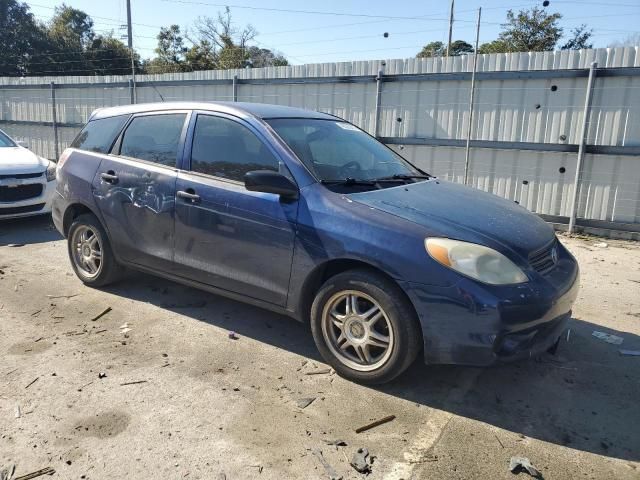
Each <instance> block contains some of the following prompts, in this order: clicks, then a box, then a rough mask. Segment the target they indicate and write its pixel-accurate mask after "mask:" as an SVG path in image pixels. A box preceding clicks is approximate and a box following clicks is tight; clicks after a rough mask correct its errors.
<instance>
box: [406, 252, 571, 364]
mask: <svg viewBox="0 0 640 480" xmlns="http://www.w3.org/2000/svg"><path fill="white" fill-rule="evenodd" d="M563 251H564V252H563V255H562V258H561V259H560V260H559V261H558V263H557V265H556V266H555V268H554V269H553V270H552V271H550V272H548V273H546V274H545V275H544V276H539V278H536V279H535V280H532V281H531V282H528V283H525V284H521V285H510V286H502V287H499V286H490V285H483V284H480V283H478V282H475V281H473V280H470V279H466V278H464V279H461V280H460V281H459V282H458V283H457V284H456V285H452V286H450V287H434V286H430V285H423V284H418V283H410V282H401V286H402V287H403V288H404V290H405V292H406V293H407V295H409V298H410V299H411V301H412V302H413V304H414V306H415V308H416V311H417V312H418V316H419V319H420V322H421V325H422V333H423V338H424V357H425V362H426V363H429V364H442V363H444V364H460V365H474V366H486V365H491V364H495V363H500V362H506V361H513V360H518V359H523V358H530V357H534V356H537V355H539V354H541V353H543V352H545V351H546V350H549V349H550V348H552V347H553V346H554V345H555V344H556V342H557V341H558V339H559V337H560V336H561V335H562V334H563V332H564V331H565V330H566V329H567V325H568V322H569V319H570V318H571V308H572V305H573V303H574V301H575V299H576V297H577V295H578V289H579V283H580V274H579V269H578V265H577V263H576V262H575V259H573V257H572V256H571V255H570V254H569V253H568V252H567V251H566V250H564V249H563Z"/></svg>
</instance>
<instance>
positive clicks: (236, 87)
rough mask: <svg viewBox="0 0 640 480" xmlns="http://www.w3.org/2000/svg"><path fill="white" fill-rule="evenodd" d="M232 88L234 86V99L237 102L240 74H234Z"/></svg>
mask: <svg viewBox="0 0 640 480" xmlns="http://www.w3.org/2000/svg"><path fill="white" fill-rule="evenodd" d="M232 88H233V101H234V102H237V101H238V75H234V76H233V84H232Z"/></svg>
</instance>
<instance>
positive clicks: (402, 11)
mask: <svg viewBox="0 0 640 480" xmlns="http://www.w3.org/2000/svg"><path fill="white" fill-rule="evenodd" d="M23 1H24V0H23ZM26 3H27V4H28V5H29V6H30V7H31V11H32V12H33V13H34V14H35V15H36V17H37V18H38V19H40V20H42V21H47V20H48V19H50V18H51V16H52V15H53V9H54V7H55V6H56V5H60V4H61V3H62V1H58V0H36V1H35V2H31V1H28V0H27V1H26ZM65 3H66V4H67V5H70V6H72V7H75V8H79V9H81V10H83V11H85V12H87V13H88V14H89V15H91V16H92V17H93V19H94V22H95V30H96V31H97V32H99V33H109V32H111V31H113V33H114V35H115V36H120V35H123V34H126V28H124V29H122V28H120V25H123V24H126V19H127V13H126V0H65ZM225 5H228V6H229V7H230V8H231V13H232V16H233V20H234V23H235V24H236V25H238V26H244V25H246V24H251V25H253V27H254V28H255V29H256V30H257V31H258V36H257V37H256V38H255V41H254V43H255V44H257V45H258V46H260V47H263V48H270V49H272V50H277V51H279V52H281V53H283V54H284V55H285V57H287V59H288V60H289V62H290V63H291V64H303V63H321V62H322V63H323V62H334V61H350V60H375V59H392V58H408V57H413V56H415V55H416V53H418V52H419V51H420V49H421V48H422V46H423V45H425V44H427V43H429V42H431V41H442V42H446V41H447V36H448V24H449V9H450V5H451V3H450V0H444V1H434V0H431V1H426V0H395V1H392V2H390V1H389V0H342V1H338V0H324V1H322V2H303V1H300V0H298V1H296V0H262V1H259V2H258V1H247V0H233V3H229V4H226V3H219V0H218V1H216V0H131V9H132V22H133V37H134V47H135V48H136V49H137V50H138V52H139V53H140V55H141V57H142V58H151V57H153V56H154V52H153V50H154V48H155V46H156V44H157V40H156V38H155V37H156V35H157V34H158V31H159V30H160V27H162V26H168V25H171V24H177V25H179V26H180V28H181V30H183V31H184V29H185V28H186V29H189V28H192V26H193V23H194V21H195V20H196V18H198V16H210V17H215V16H216V15H217V12H218V11H221V10H223V9H224V7H225ZM534 6H542V0H539V1H526V0H524V1H523V0H482V1H478V0H455V9H454V12H455V13H454V16H455V21H454V24H453V39H454V40H458V39H459V40H465V41H467V42H469V43H471V44H473V43H474V41H475V25H476V19H477V14H478V7H482V21H481V27H480V43H481V44H482V43H484V42H488V41H491V40H494V39H495V38H496V37H497V36H498V33H499V32H500V24H501V23H503V22H504V21H505V18H506V12H507V10H509V9H513V10H514V11H517V10H520V9H524V8H530V7H534ZM287 10H297V11H298V12H292V11H287ZM301 10H304V12H300V11H301ZM546 10H547V11H549V12H550V13H555V12H558V13H561V14H562V16H563V18H562V20H561V22H560V23H561V26H562V27H563V28H564V31H565V37H566V36H567V35H568V34H569V32H570V30H571V29H572V28H574V27H576V26H578V25H580V24H583V23H584V24H586V25H587V26H588V27H590V28H592V29H593V33H594V35H593V37H592V40H591V41H592V43H593V44H594V47H607V46H609V45H610V44H611V43H613V42H616V41H620V40H623V39H625V38H628V37H629V36H631V35H634V34H635V35H638V34H640V0H612V1H611V2H607V1H597V0H586V1H578V0H571V1H570V0H550V5H549V6H548V7H546ZM385 33H388V36H387V37H385V36H384V34H385ZM125 38H126V37H125ZM636 38H638V37H636ZM125 43H126V40H125ZM561 43H562V40H561Z"/></svg>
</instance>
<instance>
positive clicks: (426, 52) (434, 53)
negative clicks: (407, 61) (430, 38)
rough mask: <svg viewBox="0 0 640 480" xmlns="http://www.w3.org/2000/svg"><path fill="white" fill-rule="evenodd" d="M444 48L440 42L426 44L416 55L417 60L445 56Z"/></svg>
mask: <svg viewBox="0 0 640 480" xmlns="http://www.w3.org/2000/svg"><path fill="white" fill-rule="evenodd" d="M445 51H446V47H445V46H444V43H442V42H430V43H427V44H426V45H425V46H424V47H422V50H420V53H418V54H417V55H416V57H417V58H429V57H442V56H443V55H444V54H445Z"/></svg>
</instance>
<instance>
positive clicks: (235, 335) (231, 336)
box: [229, 331, 240, 340]
mask: <svg viewBox="0 0 640 480" xmlns="http://www.w3.org/2000/svg"><path fill="white" fill-rule="evenodd" d="M229 338H230V339H231V340H238V339H239V338H240V337H238V335H237V334H236V332H234V331H231V332H229Z"/></svg>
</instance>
